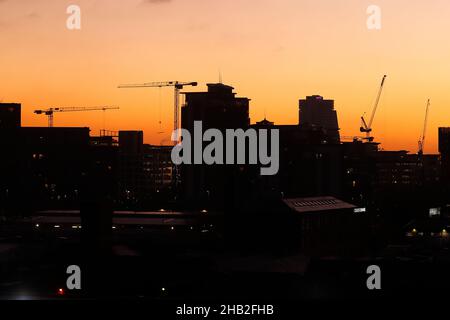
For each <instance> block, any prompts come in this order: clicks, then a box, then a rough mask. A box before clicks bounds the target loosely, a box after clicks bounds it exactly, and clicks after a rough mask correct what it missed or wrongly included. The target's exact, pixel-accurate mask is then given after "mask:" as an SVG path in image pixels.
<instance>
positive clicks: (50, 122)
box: [34, 106, 120, 128]
mask: <svg viewBox="0 0 450 320" xmlns="http://www.w3.org/2000/svg"><path fill="white" fill-rule="evenodd" d="M113 109H114V110H117V109H120V108H119V107H107V106H105V107H54V108H48V109H40V110H34V113H35V114H43V115H46V116H47V117H48V127H49V128H52V127H53V114H54V113H55V112H83V111H106V110H113Z"/></svg>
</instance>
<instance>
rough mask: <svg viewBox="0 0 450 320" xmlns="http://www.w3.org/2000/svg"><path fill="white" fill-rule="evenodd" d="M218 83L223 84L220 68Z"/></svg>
mask: <svg viewBox="0 0 450 320" xmlns="http://www.w3.org/2000/svg"><path fill="white" fill-rule="evenodd" d="M219 83H220V84H223V81H222V70H220V69H219Z"/></svg>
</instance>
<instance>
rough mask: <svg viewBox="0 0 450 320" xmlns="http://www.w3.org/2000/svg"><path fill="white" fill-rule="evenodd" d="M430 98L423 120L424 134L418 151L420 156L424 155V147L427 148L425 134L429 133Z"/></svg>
mask: <svg viewBox="0 0 450 320" xmlns="http://www.w3.org/2000/svg"><path fill="white" fill-rule="evenodd" d="M430 105H431V102H430V99H428V101H427V107H426V109H425V120H424V122H423V131H422V136H421V137H420V140H419V151H418V152H417V154H418V155H419V157H422V155H423V149H424V148H425V135H426V133H427V125H428V111H429V109H430Z"/></svg>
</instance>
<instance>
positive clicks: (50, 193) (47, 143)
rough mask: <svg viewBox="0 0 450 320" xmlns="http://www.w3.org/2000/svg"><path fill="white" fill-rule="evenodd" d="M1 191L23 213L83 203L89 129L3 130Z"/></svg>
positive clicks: (11, 204)
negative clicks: (81, 200) (81, 196)
mask: <svg viewBox="0 0 450 320" xmlns="http://www.w3.org/2000/svg"><path fill="white" fill-rule="evenodd" d="M0 135H1V136H2V138H3V139H1V142H0V144H1V147H2V150H3V151H4V152H5V156H4V157H2V160H1V162H2V164H4V165H6V166H3V165H2V167H1V169H0V170H1V171H2V172H1V176H2V177H1V179H0V180H1V181H2V182H1V189H2V190H1V191H0V193H1V194H2V196H3V200H4V203H6V204H7V206H9V208H10V209H12V211H15V212H16V213H19V214H26V213H30V212H31V211H32V210H34V209H37V208H52V207H58V208H64V207H74V206H77V205H79V202H80V194H81V191H82V189H83V184H84V180H85V179H86V175H87V174H88V168H89V163H88V161H89V128H33V127H26V128H19V129H11V130H2V134H0Z"/></svg>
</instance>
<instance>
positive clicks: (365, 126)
mask: <svg viewBox="0 0 450 320" xmlns="http://www.w3.org/2000/svg"><path fill="white" fill-rule="evenodd" d="M386 77H387V76H386V75H384V76H383V79H382V80H381V85H380V88H379V90H378V94H377V97H376V99H375V104H374V106H373V108H372V114H371V116H370V119H369V122H367V121H366V119H364V116H362V117H361V127H360V131H361V132H364V133H366V137H365V139H366V140H367V141H369V142H372V141H373V139H374V138H373V137H372V136H371V132H372V124H373V120H374V119H375V115H376V112H377V109H378V104H379V102H380V98H381V93H382V92H383V87H384V82H385V80H386Z"/></svg>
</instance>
